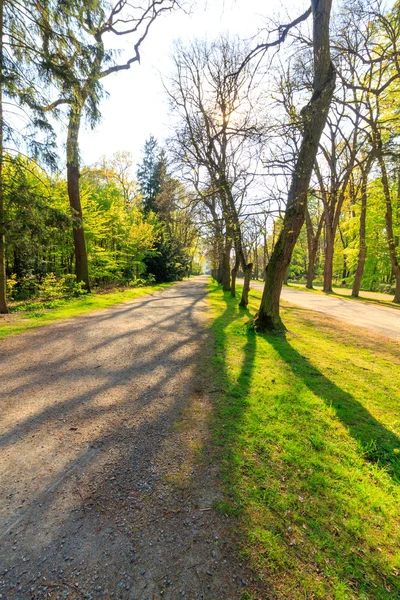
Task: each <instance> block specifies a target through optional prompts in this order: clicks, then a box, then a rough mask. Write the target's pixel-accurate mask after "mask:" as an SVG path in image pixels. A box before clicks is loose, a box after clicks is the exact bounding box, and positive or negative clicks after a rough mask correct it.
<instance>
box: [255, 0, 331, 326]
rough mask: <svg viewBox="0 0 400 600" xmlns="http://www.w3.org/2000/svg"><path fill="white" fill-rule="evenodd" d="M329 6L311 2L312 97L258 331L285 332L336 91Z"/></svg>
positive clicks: (326, 2)
mask: <svg viewBox="0 0 400 600" xmlns="http://www.w3.org/2000/svg"><path fill="white" fill-rule="evenodd" d="M331 5H332V2H331V0H312V2H311V9H312V15H313V54H314V66H313V72H314V79H313V94H312V96H311V99H310V101H309V102H308V104H307V105H306V106H305V107H304V108H303V109H302V111H301V115H302V117H303V137H302V141H301V144H300V148H299V154H298V158H297V162H296V166H295V168H294V172H293V176H292V181H291V186H290V189H289V193H288V200H287V205H286V211H285V216H284V220H283V226H282V230H281V233H280V235H279V238H278V241H277V243H276V245H275V248H274V251H273V253H272V255H271V258H270V261H269V263H268V265H267V268H266V272H265V286H264V291H263V296H262V300H261V304H260V308H259V311H258V313H257V315H256V317H255V320H254V325H255V328H256V329H257V330H258V331H266V330H276V329H278V330H281V329H283V328H284V326H283V323H282V320H281V318H280V314H279V300H280V295H281V290H282V285H283V281H284V278H285V274H286V271H287V269H288V266H289V264H290V259H291V256H292V252H293V249H294V246H295V244H296V240H297V238H298V236H299V233H300V230H301V228H302V226H303V223H304V219H305V210H306V205H307V195H308V189H309V184H310V179H311V175H312V171H313V168H314V163H315V157H316V155H317V152H318V145H319V141H320V138H321V135H322V131H323V129H324V127H325V123H326V119H327V115H328V110H329V106H330V103H331V100H332V96H333V93H334V89H335V81H336V76H335V69H334V67H333V64H332V61H331V55H330V33H329V24H330V13H331ZM308 14H309V11H308ZM307 16H308V15H307Z"/></svg>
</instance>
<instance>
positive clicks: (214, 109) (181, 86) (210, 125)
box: [167, 38, 261, 306]
mask: <svg viewBox="0 0 400 600" xmlns="http://www.w3.org/2000/svg"><path fill="white" fill-rule="evenodd" d="M242 61H243V50H242V49H241V48H240V45H239V44H238V42H232V41H230V40H228V39H224V38H221V39H220V40H218V41H216V42H214V43H212V44H206V43H200V42H197V43H194V44H192V45H191V46H190V47H189V48H188V49H185V48H183V47H182V46H178V48H177V50H176V52H175V56H174V62H175V73H174V75H173V77H172V78H171V80H170V83H169V85H168V90H167V91H168V94H169V97H170V99H171V107H172V110H173V111H174V113H175V115H177V117H178V122H177V127H176V134H175V137H174V146H175V149H176V150H175V156H176V160H177V161H178V162H180V164H181V167H182V169H183V170H184V171H185V172H186V173H187V174H188V177H189V178H190V179H191V180H192V184H193V185H194V187H195V188H196V190H197V192H198V195H199V198H202V199H203V201H204V202H205V205H206V206H208V207H209V208H210V211H211V210H212V207H211V204H210V200H209V198H211V199H212V202H215V200H216V199H217V200H218V206H219V212H220V214H221V215H222V218H223V222H224V226H225V243H224V248H223V253H222V257H221V260H222V284H223V288H224V289H225V290H228V289H230V275H231V273H230V253H231V248H232V246H233V248H234V250H235V254H236V259H235V265H234V268H233V270H232V276H233V278H235V276H236V272H237V269H238V267H239V265H240V266H241V268H242V270H243V272H244V278H245V283H244V286H243V293H242V298H241V301H240V305H241V306H247V303H248V290H249V286H250V278H251V270H252V264H251V263H248V261H247V257H246V252H245V248H244V244H243V233H242V227H241V218H240V215H241V211H242V208H243V205H244V199H245V197H246V193H247V192H248V189H249V187H250V186H251V184H252V182H253V179H254V176H253V175H252V173H253V171H254V165H255V164H256V163H257V161H258V156H259V152H257V147H258V146H257V145H258V144H259V142H260V139H261V128H260V126H259V123H258V120H257V111H255V110H253V105H252V98H250V97H249V83H250V74H249V72H248V71H247V70H246V69H243V70H242V71H241V73H240V75H239V76H238V77H231V76H230V75H231V73H232V71H233V70H235V69H236V68H237V66H238V65H240V64H241V62H242ZM251 167H253V168H251ZM213 209H214V210H215V206H214V208H213ZM214 218H215V217H214ZM233 293H235V285H234V284H233Z"/></svg>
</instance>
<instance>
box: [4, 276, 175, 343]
mask: <svg viewBox="0 0 400 600" xmlns="http://www.w3.org/2000/svg"><path fill="white" fill-rule="evenodd" d="M171 285H174V284H173V283H160V284H157V285H148V286H144V287H138V288H127V289H123V290H119V291H113V292H109V293H104V292H98V293H96V292H95V293H92V294H87V295H85V296H81V297H79V298H68V299H57V300H49V301H45V302H31V303H29V304H27V306H26V307H25V310H18V311H17V312H11V313H10V314H8V315H0V339H4V338H6V337H9V336H10V335H16V334H18V333H23V332H24V331H28V329H34V328H35V327H40V326H41V325H47V324H48V323H52V322H53V321H58V320H60V319H68V318H69V317H77V316H79V315H83V314H85V313H88V312H91V311H94V310H99V309H102V308H108V307H109V306H112V305H113V304H120V303H122V302H126V301H127V300H134V299H135V298H139V297H140V296H145V295H146V294H152V293H153V292H157V291H159V290H163V289H165V288H167V287H170V286H171Z"/></svg>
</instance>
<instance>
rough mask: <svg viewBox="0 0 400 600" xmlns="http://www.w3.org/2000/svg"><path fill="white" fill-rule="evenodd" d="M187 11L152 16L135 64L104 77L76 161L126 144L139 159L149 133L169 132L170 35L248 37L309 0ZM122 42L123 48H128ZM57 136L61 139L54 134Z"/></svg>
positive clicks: (208, 3)
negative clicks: (96, 119) (92, 124)
mask: <svg viewBox="0 0 400 600" xmlns="http://www.w3.org/2000/svg"><path fill="white" fill-rule="evenodd" d="M193 4H194V6H195V8H193V9H192V11H191V13H190V14H184V13H183V12H181V11H179V12H178V11H177V12H175V13H173V14H170V15H168V16H164V17H162V18H160V19H159V20H158V21H156V22H155V23H154V24H153V26H152V29H151V31H150V34H149V36H148V38H147V39H146V40H145V42H144V43H143V46H142V51H141V64H140V65H138V64H134V65H133V67H131V69H130V70H129V71H126V72H124V71H122V72H120V73H118V74H116V75H111V76H109V77H108V78H106V79H105V80H104V86H105V89H106V91H107V92H108V94H109V97H108V98H105V99H104V100H103V101H102V105H101V113H102V121H101V122H100V123H99V124H98V125H97V126H96V128H95V130H93V131H92V130H90V128H89V127H88V126H84V127H83V128H82V132H81V136H80V148H81V156H82V163H84V164H92V163H94V162H96V161H97V160H98V159H99V158H100V157H101V156H103V155H106V156H111V155H112V154H113V153H114V152H116V151H118V150H127V151H129V152H131V153H132V154H133V158H134V160H135V161H136V162H139V161H140V158H141V150H142V148H143V145H144V142H145V141H146V139H147V138H148V137H149V136H150V134H153V135H154V136H155V137H156V138H157V139H158V140H159V141H160V142H161V143H162V142H163V140H164V139H165V138H166V137H167V136H168V135H170V131H169V129H168V118H169V117H168V104H167V99H166V96H165V92H164V89H163V86H162V83H161V77H162V76H163V77H165V76H167V75H168V72H169V70H170V64H171V63H170V58H169V56H170V55H171V52H172V44H173V42H174V40H176V39H179V38H181V39H182V40H183V41H188V40H190V39H193V38H195V37H198V38H207V39H209V40H211V39H213V38H215V37H217V36H218V35H219V34H220V33H227V32H228V33H229V34H230V35H236V34H237V35H239V36H240V37H241V38H244V39H249V38H250V37H252V36H253V35H254V34H256V33H257V31H258V30H259V29H260V28H261V27H263V26H265V24H266V18H268V17H273V16H276V15H277V14H280V16H281V17H282V22H283V23H285V22H287V20H288V19H287V13H288V11H290V12H289V14H290V17H291V19H293V18H295V17H297V16H299V15H300V14H302V13H303V12H304V11H305V10H306V9H307V7H308V6H309V0H297V1H296V0H213V1H212V0H194V2H193ZM128 45H129V42H127V46H124V47H123V48H124V51H129V48H128ZM60 141H61V140H60Z"/></svg>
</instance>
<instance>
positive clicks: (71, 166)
mask: <svg viewBox="0 0 400 600" xmlns="http://www.w3.org/2000/svg"><path fill="white" fill-rule="evenodd" d="M80 124H81V110H80V109H79V107H78V108H77V109H76V110H75V109H74V108H71V112H70V115H69V123H68V136H67V183H68V198H69V204H70V207H71V213H72V218H73V225H72V229H73V236H74V249H75V272H76V279H77V281H83V282H84V285H85V289H86V290H87V291H88V292H89V291H90V283H89V266H88V257H87V250H86V241H85V232H84V229H83V218H82V206H81V197H80V189H79V178H80V171H79V145H78V135H79V128H80Z"/></svg>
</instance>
